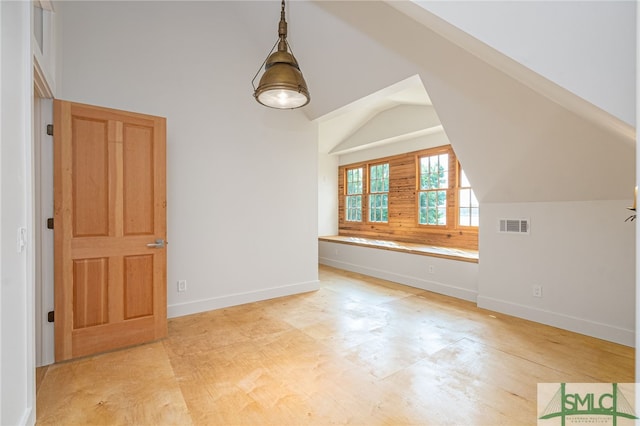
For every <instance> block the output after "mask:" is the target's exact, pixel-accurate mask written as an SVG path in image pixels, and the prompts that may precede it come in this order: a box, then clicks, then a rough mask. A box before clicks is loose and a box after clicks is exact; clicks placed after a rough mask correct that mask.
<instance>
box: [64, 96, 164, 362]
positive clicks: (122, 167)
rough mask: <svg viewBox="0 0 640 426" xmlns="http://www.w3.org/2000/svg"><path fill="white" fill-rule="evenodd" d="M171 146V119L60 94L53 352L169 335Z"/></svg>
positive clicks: (76, 353)
mask: <svg viewBox="0 0 640 426" xmlns="http://www.w3.org/2000/svg"><path fill="white" fill-rule="evenodd" d="M165 149H166V141H165V119H164V118H161V117H154V116H149V115H143V114H137V113H131V112H126V111H118V110H113V109H106V108H100V107H95V106H90V105H82V104H77V103H71V102H66V101H60V100H55V101H54V224H55V227H54V228H55V229H54V245H55V247H54V263H55V266H54V276H55V283H54V287H55V290H54V292H55V321H54V322H55V327H54V328H55V355H56V361H62V360H67V359H70V358H76V357H80V356H84V355H90V354H94V353H99V352H104V351H108V350H112V349H116V348H121V347H125V346H130V345H135V344H139V343H144V342H148V341H152V340H155V339H158V338H161V337H164V336H166V334H167V302H166V299H167V292H166V249H165V248H164V244H163V243H162V242H163V241H164V240H165V239H166V195H165V193H166V182H165V176H166V172H165V156H166V153H165ZM157 241H158V242H159V243H158V244H156V242H157Z"/></svg>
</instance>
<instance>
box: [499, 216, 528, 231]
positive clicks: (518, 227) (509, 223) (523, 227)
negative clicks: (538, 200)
mask: <svg viewBox="0 0 640 426" xmlns="http://www.w3.org/2000/svg"><path fill="white" fill-rule="evenodd" d="M498 232H501V233H507V234H528V233H529V219H500V227H499V228H498Z"/></svg>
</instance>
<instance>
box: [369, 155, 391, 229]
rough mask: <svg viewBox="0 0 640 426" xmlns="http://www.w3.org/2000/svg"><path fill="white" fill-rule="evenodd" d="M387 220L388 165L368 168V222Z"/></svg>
mask: <svg viewBox="0 0 640 426" xmlns="http://www.w3.org/2000/svg"><path fill="white" fill-rule="evenodd" d="M388 220H389V163H385V164H377V165H375V166H371V167H369V222H387V221H388Z"/></svg>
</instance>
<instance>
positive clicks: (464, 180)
mask: <svg viewBox="0 0 640 426" xmlns="http://www.w3.org/2000/svg"><path fill="white" fill-rule="evenodd" d="M460 186H461V187H467V188H468V187H470V186H471V184H470V183H469V179H467V174H466V173H465V172H464V170H462V169H460Z"/></svg>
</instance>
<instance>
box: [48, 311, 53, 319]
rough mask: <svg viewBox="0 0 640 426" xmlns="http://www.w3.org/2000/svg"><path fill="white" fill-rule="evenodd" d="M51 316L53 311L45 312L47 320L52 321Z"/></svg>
mask: <svg viewBox="0 0 640 426" xmlns="http://www.w3.org/2000/svg"><path fill="white" fill-rule="evenodd" d="M53 317H54V314H53V311H49V312H47V322H53Z"/></svg>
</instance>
